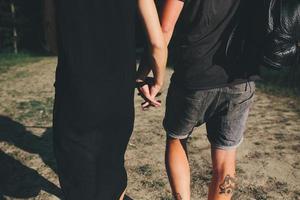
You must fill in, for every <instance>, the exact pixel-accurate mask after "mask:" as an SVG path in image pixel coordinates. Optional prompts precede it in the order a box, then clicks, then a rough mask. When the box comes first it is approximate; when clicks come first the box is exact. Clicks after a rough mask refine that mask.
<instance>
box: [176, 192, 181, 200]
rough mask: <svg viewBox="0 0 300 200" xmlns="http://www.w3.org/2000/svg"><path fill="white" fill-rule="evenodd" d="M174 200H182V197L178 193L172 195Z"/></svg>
mask: <svg viewBox="0 0 300 200" xmlns="http://www.w3.org/2000/svg"><path fill="white" fill-rule="evenodd" d="M174 197H175V200H182V197H181V195H180V194H179V193H174Z"/></svg>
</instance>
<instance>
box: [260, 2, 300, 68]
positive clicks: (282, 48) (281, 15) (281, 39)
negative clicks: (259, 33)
mask: <svg viewBox="0 0 300 200" xmlns="http://www.w3.org/2000/svg"><path fill="white" fill-rule="evenodd" d="M267 3H268V4H267V5H268V6H267V7H266V9H265V16H264V17H267V19H268V21H267V23H266V28H265V29H266V30H265V40H264V44H263V46H264V48H263V49H264V50H263V61H264V64H265V65H266V66H268V67H272V68H275V69H281V68H284V67H292V66H293V65H295V64H296V62H297V56H298V52H297V51H299V49H298V48H299V47H298V43H299V41H300V33H299V32H300V1H299V0H288V1H285V0H268V1H267ZM266 15H267V16H266Z"/></svg>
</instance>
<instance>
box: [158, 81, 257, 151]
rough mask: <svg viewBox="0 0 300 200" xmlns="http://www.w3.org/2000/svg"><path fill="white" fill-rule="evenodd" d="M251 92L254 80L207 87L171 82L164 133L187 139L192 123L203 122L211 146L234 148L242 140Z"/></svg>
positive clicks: (191, 130) (192, 127)
mask: <svg viewBox="0 0 300 200" xmlns="http://www.w3.org/2000/svg"><path fill="white" fill-rule="evenodd" d="M254 93H255V83H254V82H246V83H242V84H237V85H232V86H228V87H223V88H215V89H208V90H187V89H184V88H180V87H176V86H175V85H174V84H171V85H170V88H169V91H168V96H167V105H166V114H165V119H164V122H163V124H164V128H165V130H166V132H167V135H168V137H171V138H175V139H186V138H188V137H189V136H190V135H191V134H192V132H193V129H194V128H195V127H197V126H200V125H202V124H204V123H206V129H207V137H208V140H209V141H210V143H211V145H212V147H213V148H219V149H225V150H226V149H234V148H237V147H238V146H239V145H240V144H241V143H242V141H243V135H244V131H245V127H246V122H247V118H248V115H249V110H250V107H251V105H252V103H253V97H254Z"/></svg>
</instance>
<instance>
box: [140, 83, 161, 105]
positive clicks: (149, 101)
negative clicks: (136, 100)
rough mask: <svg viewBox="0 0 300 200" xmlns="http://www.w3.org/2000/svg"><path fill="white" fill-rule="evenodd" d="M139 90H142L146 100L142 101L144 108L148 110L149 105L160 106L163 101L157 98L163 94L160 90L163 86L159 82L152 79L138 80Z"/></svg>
mask: <svg viewBox="0 0 300 200" xmlns="http://www.w3.org/2000/svg"><path fill="white" fill-rule="evenodd" d="M137 83H138V85H139V86H138V87H137V88H138V90H139V92H140V95H141V97H142V98H143V99H144V100H145V102H143V103H142V109H143V110H147V109H148V108H149V107H160V106H161V101H159V100H157V99H156V97H158V96H159V95H161V93H160V90H161V86H160V85H158V84H154V83H153V81H152V80H151V79H150V81H149V79H148V80H146V81H145V82H144V81H141V80H140V81H137Z"/></svg>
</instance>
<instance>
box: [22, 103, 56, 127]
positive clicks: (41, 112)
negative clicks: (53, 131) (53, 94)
mask: <svg viewBox="0 0 300 200" xmlns="http://www.w3.org/2000/svg"><path fill="white" fill-rule="evenodd" d="M17 109H18V110H19V111H20V114H19V116H18V117H17V120H18V121H27V120H34V121H35V122H36V123H37V125H43V124H45V123H48V122H50V121H51V119H52V109H53V98H47V99H46V100H45V101H43V102H42V101H36V100H31V101H24V102H20V103H19V105H18V106H17Z"/></svg>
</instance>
